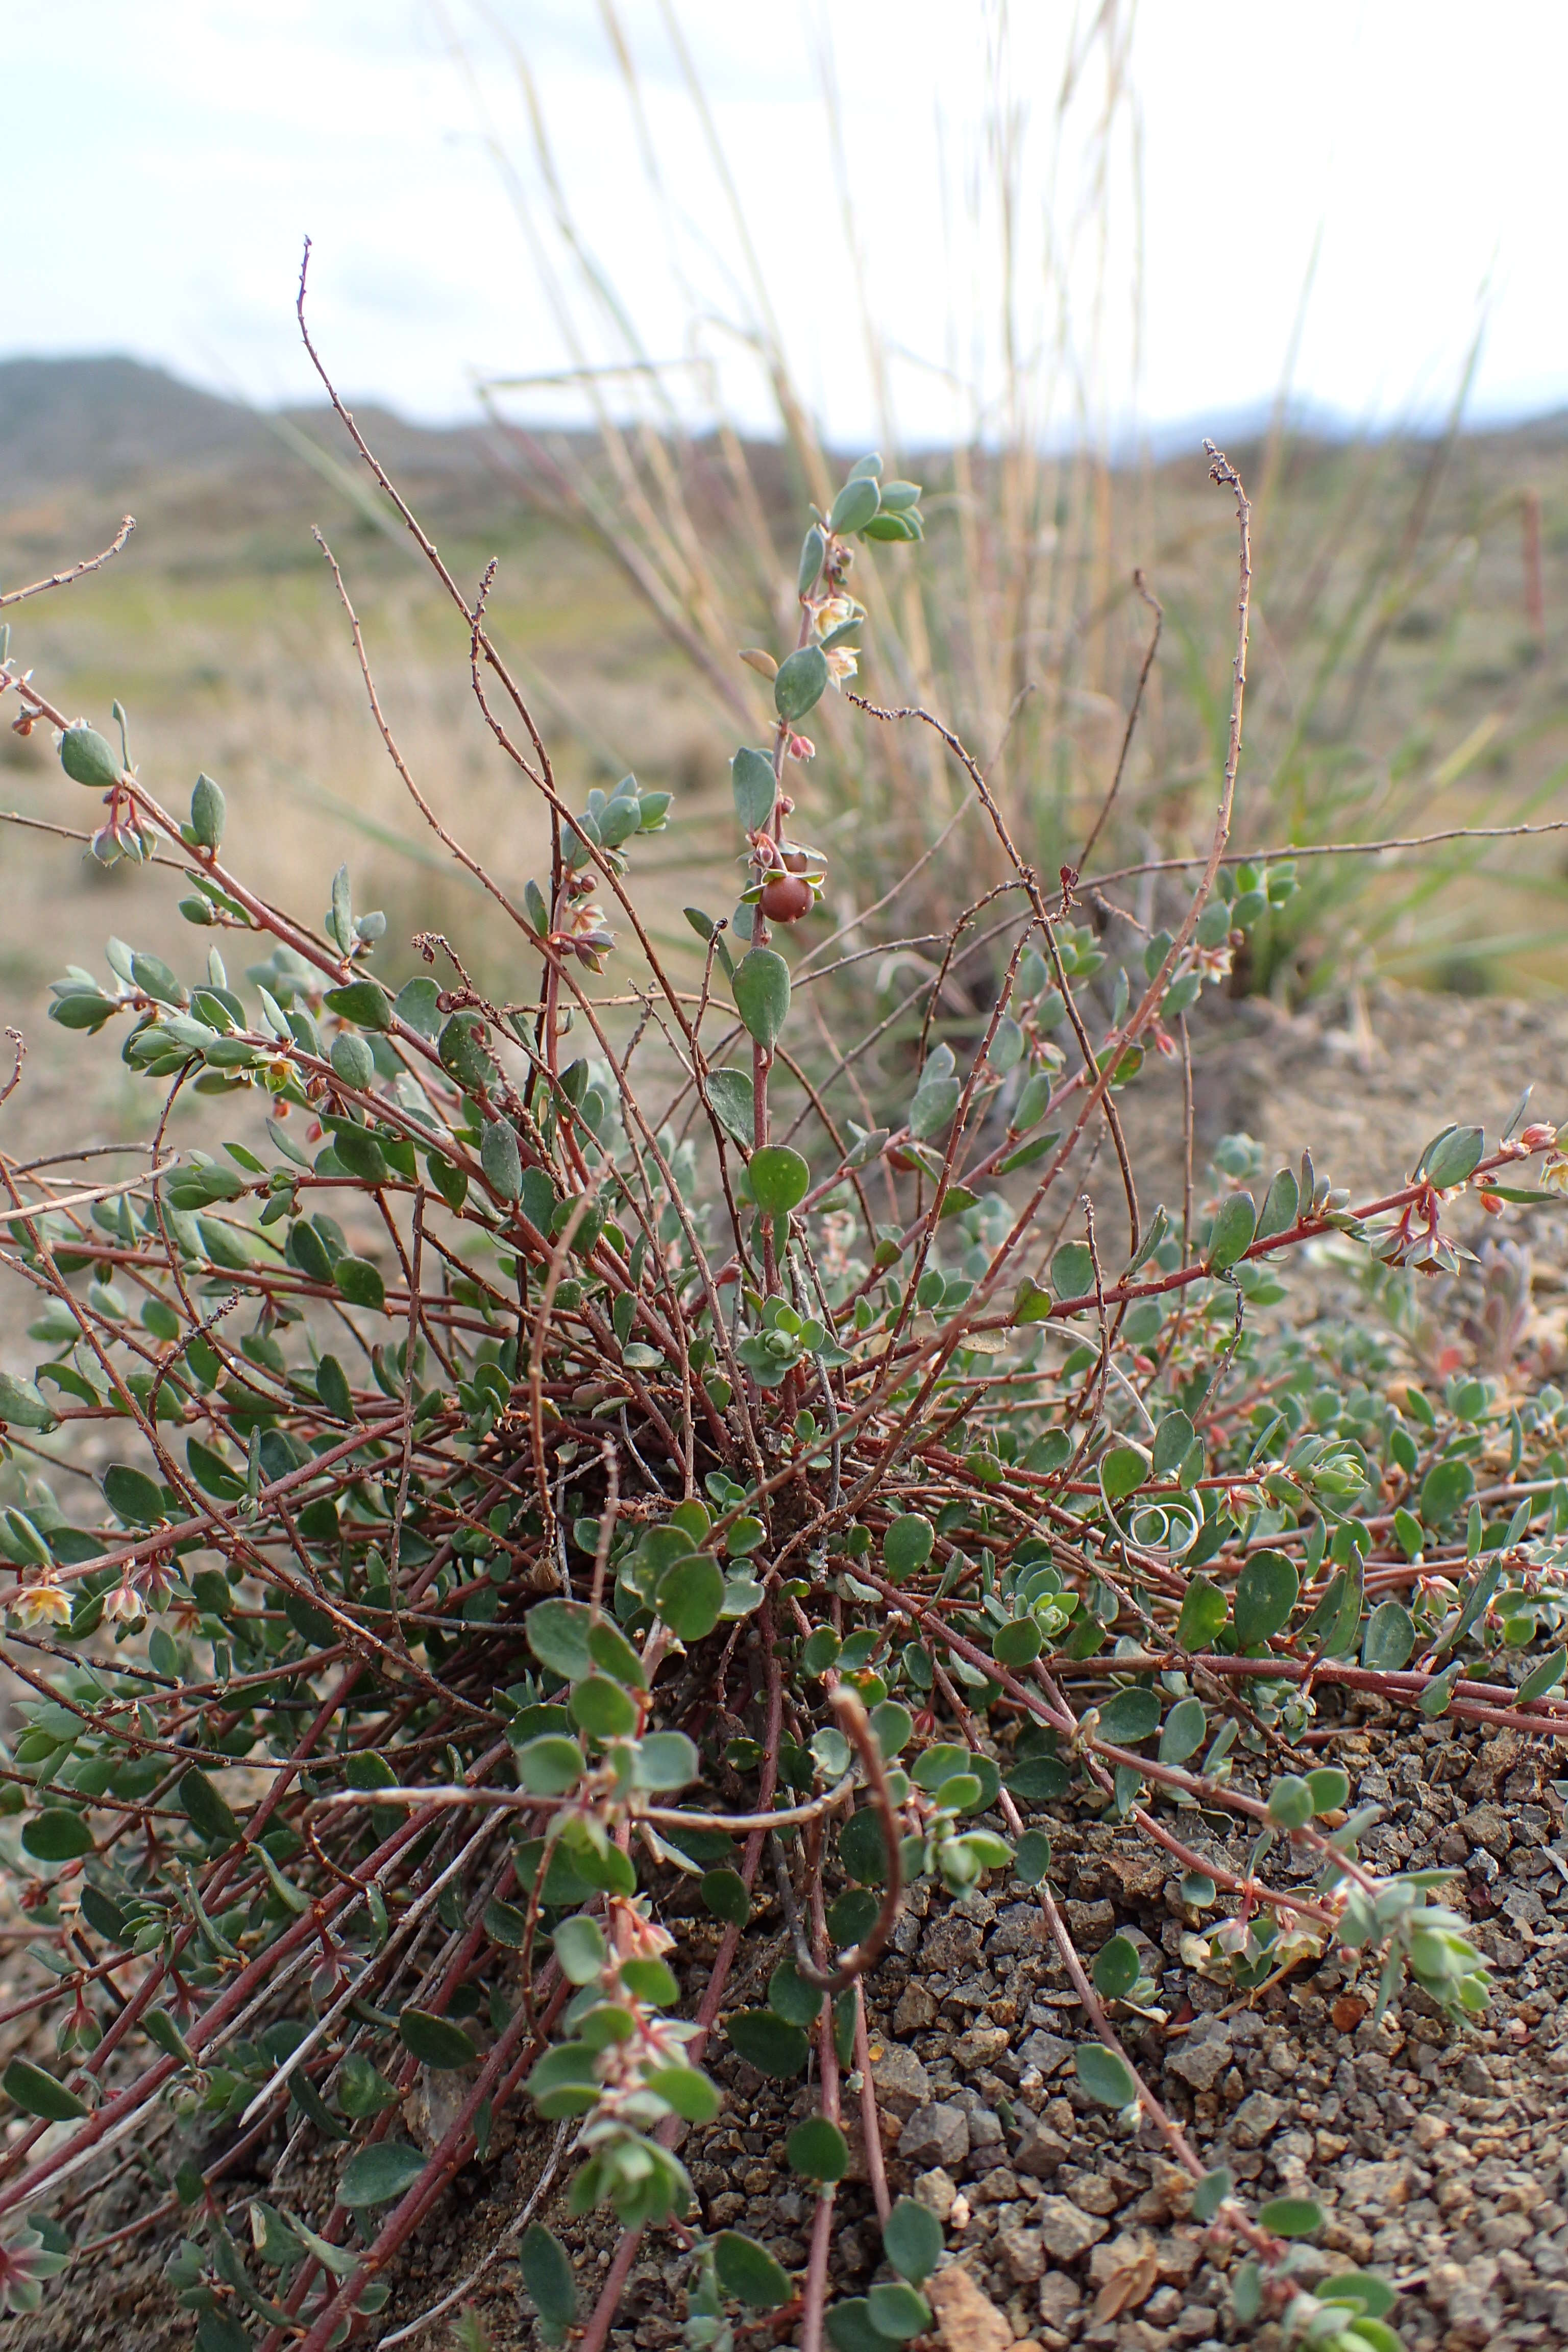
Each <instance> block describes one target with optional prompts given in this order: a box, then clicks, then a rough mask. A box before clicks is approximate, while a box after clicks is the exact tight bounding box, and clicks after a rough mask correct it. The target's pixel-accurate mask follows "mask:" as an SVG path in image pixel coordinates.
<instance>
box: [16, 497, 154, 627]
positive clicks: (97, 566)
mask: <svg viewBox="0 0 1568 2352" xmlns="http://www.w3.org/2000/svg"><path fill="white" fill-rule="evenodd" d="M135 528H136V518H135V516H134V515H127V516H126V517H125V519H124V520H123V521H122V522H121V526H120V529H119V530H117V531H116V532H115V534H114V537H113V538H112V539H111V540H110V542H109V545H108V546H107V547H106V548H105V549H104V550H103V551H102V553H101V554H99V555H89V556H85V557H84V558H83V560H82V561H81V562H79V563H73V564H72V565H71V566H70V568H69V570H68V571H66V572H50V574H49V576H48V578H47V580H35V581H33V582H32V583H31V584H30V585H29V586H27V587H26V588H8V589H7V590H6V591H5V594H4V595H3V596H0V612H3V611H4V610H5V606H6V605H7V604H22V603H23V602H24V601H25V600H26V598H27V597H29V596H42V595H44V594H46V593H47V591H48V590H49V589H51V588H68V587H69V586H70V584H71V583H72V581H73V580H81V579H84V578H85V577H86V575H87V574H88V572H99V571H101V570H102V568H103V566H104V565H105V564H106V563H107V562H109V560H110V557H111V556H115V555H118V554H119V552H120V551H121V548H122V547H123V546H124V544H125V542H126V541H127V540H128V539H129V538H130V536H131V534H132V531H133V530H135Z"/></svg>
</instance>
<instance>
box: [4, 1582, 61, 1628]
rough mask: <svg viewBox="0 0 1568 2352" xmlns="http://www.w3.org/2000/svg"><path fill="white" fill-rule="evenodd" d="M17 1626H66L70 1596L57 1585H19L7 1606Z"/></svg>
mask: <svg viewBox="0 0 1568 2352" xmlns="http://www.w3.org/2000/svg"><path fill="white" fill-rule="evenodd" d="M7 1605H8V1606H9V1608H10V1612H11V1614H12V1616H13V1617H14V1618H15V1619H16V1622H17V1624H18V1625H23V1626H32V1625H68V1624H69V1623H70V1621H71V1604H70V1595H69V1594H68V1593H66V1592H62V1591H60V1589H59V1587H58V1584H46V1583H39V1584H20V1585H18V1586H17V1587H16V1591H14V1592H13V1593H12V1594H11V1596H10V1600H9V1602H8V1604H7Z"/></svg>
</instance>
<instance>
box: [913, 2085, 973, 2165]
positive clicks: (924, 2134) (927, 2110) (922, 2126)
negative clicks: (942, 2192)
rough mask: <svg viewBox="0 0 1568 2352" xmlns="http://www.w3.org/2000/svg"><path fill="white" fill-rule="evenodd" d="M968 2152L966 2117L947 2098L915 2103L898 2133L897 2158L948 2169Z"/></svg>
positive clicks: (967, 2121)
mask: <svg viewBox="0 0 1568 2352" xmlns="http://www.w3.org/2000/svg"><path fill="white" fill-rule="evenodd" d="M968 2154H969V2117H968V2116H966V2115H965V2114H964V2112H963V2108H962V2107H961V2106H958V2105H955V2104H954V2103H953V2101H952V2100H951V2099H936V2100H933V2101H931V2103H930V2104H929V2105H926V2106H923V2107H916V2108H915V2109H914V2111H913V2112H912V2114H911V2115H910V2117H909V2119H908V2121H907V2122H906V2123H905V2125H904V2127H903V2130H902V2131H901V2132H900V2135H899V2160H900V2163H902V2164H906V2165H910V2166H919V2167H920V2168H921V2169H922V2170H923V2169H925V2168H927V2167H930V2166H933V2165H934V2166H939V2167H940V2168H942V2170H943V2171H944V2172H951V2171H952V2169H953V2168H954V2167H955V2166H958V2165H961V2164H962V2163H963V2160H964V2158H965V2157H967V2155H968Z"/></svg>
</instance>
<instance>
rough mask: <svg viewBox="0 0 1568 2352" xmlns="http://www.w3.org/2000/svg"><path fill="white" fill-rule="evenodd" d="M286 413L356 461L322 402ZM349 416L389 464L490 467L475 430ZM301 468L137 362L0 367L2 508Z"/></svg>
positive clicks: (232, 415) (371, 413) (220, 409)
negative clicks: (62, 491) (38, 494)
mask: <svg viewBox="0 0 1568 2352" xmlns="http://www.w3.org/2000/svg"><path fill="white" fill-rule="evenodd" d="M288 415H289V421H290V422H291V423H292V424H294V425H298V426H300V427H301V428H302V429H303V430H305V431H306V432H308V433H309V434H310V437H311V438H312V439H313V440H315V441H317V442H318V443H319V444H320V445H321V446H323V447H325V448H328V449H330V450H331V452H332V454H333V455H335V456H342V457H344V458H351V457H353V451H352V448H351V446H350V444H349V441H348V437H347V436H346V435H345V434H344V432H343V430H342V426H341V425H339V424H338V422H337V419H336V418H335V417H334V416H333V415H332V414H331V410H330V409H328V408H327V407H326V406H325V404H322V405H321V406H319V407H311V408H300V409H295V410H292V411H289V412H288ZM356 416H357V417H358V419H359V421H361V422H362V424H363V426H364V428H365V430H366V432H367V434H368V435H369V436H370V437H371V438H372V440H373V442H374V444H375V445H376V446H377V451H378V454H384V456H385V457H386V459H387V461H388V463H389V464H392V465H395V466H398V467H414V468H415V469H416V470H417V471H418V472H420V473H423V474H426V475H427V474H429V473H431V472H437V473H441V474H446V475H453V474H472V475H478V474H479V473H481V472H483V471H485V470H486V459H485V454H484V452H485V443H486V439H487V434H486V431H485V428H484V427H482V426H456V427H447V428H444V429H443V428H433V427H427V426H423V425H410V424H408V423H406V422H405V420H404V419H403V418H402V417H399V416H395V415H393V414H392V413H391V412H390V411H389V410H386V409H384V408H376V407H368V406H367V407H366V408H364V409H363V410H362V411H356ZM353 462H354V463H355V464H356V465H357V463H358V460H357V459H354V461H353ZM297 463H298V460H297V459H295V458H291V457H288V456H287V454H286V452H285V449H284V446H283V444H282V442H281V441H280V439H279V436H278V434H277V433H276V431H275V430H274V429H273V428H272V427H271V426H270V425H268V421H267V419H266V417H265V416H264V415H261V414H260V413H259V412H258V410H256V409H252V408H247V407H246V406H245V404H243V403H242V402H240V401H235V400H225V399H222V398H221V397H219V395H217V394H215V393H210V392H201V391H198V390H197V389H196V387H195V385H194V384H189V383H182V382H181V381H180V379H179V377H178V376H174V375H171V374H170V373H168V372H167V370H166V369H163V368H158V367H147V366H145V365H144V364H143V363H142V362H141V361H140V360H132V359H125V358H121V357H120V356H119V355H117V354H115V353H111V352H110V353H106V354H105V355H104V356H103V357H102V358H91V359H15V360H3V361H0V507H4V506H6V505H9V504H11V503H12V502H14V501H15V500H16V499H20V498H25V497H26V496H28V495H30V494H31V493H33V492H35V491H37V490H39V489H51V488H57V487H59V486H61V485H64V484H68V483H79V484H81V485H83V486H84V487H87V488H93V489H100V490H104V489H110V488H114V489H118V488H121V487H124V488H130V487H131V486H132V484H133V483H135V482H136V481H138V480H139V479H142V478H145V477H147V476H148V475H152V474H161V473H164V472H166V471H168V470H169V469H171V468H175V469H185V468H190V467H195V468H200V469H206V468H216V469H219V470H224V471H229V470H233V469H235V468H237V467H247V468H251V467H254V468H257V469H258V470H260V471H263V472H271V471H273V470H274V469H276V468H277V467H279V466H280V465H283V466H289V467H292V466H295V465H297Z"/></svg>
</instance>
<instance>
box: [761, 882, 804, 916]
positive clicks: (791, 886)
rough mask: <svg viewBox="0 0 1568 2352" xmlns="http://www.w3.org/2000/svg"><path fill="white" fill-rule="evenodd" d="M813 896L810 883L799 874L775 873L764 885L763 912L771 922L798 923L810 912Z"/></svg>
mask: <svg viewBox="0 0 1568 2352" xmlns="http://www.w3.org/2000/svg"><path fill="white" fill-rule="evenodd" d="M811 898H812V891H811V885H810V883H809V882H803V881H802V880H801V879H800V877H798V875H795V874H775V875H774V876H773V879H772V881H771V882H765V883H764V884H763V914H764V915H765V916H766V917H767V919H768V921H769V922H770V923H798V922H799V920H800V919H801V917H802V916H803V915H809V914H810V912H811Z"/></svg>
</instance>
